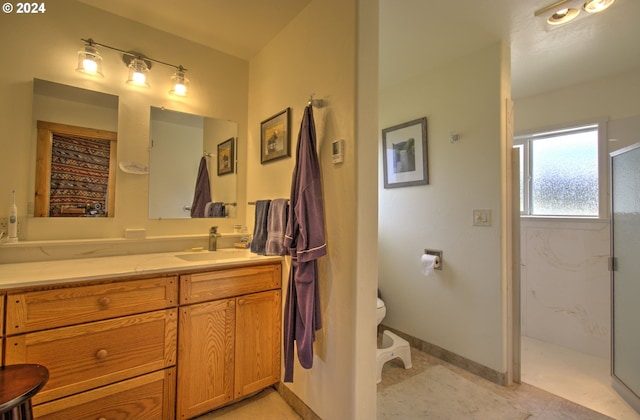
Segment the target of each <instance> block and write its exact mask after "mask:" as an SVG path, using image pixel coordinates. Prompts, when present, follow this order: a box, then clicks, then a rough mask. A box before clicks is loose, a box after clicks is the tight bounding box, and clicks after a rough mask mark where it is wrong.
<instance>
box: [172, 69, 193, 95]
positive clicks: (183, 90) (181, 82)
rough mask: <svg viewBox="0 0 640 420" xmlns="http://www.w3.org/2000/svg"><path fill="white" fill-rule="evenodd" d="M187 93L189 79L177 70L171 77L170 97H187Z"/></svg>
mask: <svg viewBox="0 0 640 420" xmlns="http://www.w3.org/2000/svg"><path fill="white" fill-rule="evenodd" d="M188 91H189V79H187V78H186V76H185V75H184V71H182V70H178V71H176V72H175V73H174V74H173V76H171V90H170V91H169V94H170V95H175V96H187V92H188Z"/></svg>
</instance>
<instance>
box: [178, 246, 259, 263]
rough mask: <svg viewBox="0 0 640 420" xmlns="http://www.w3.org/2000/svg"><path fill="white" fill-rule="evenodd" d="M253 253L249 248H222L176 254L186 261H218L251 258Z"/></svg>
mask: <svg viewBox="0 0 640 420" xmlns="http://www.w3.org/2000/svg"><path fill="white" fill-rule="evenodd" d="M252 256H253V254H251V251H250V250H248V249H220V250H218V251H201V252H189V253H184V254H179V255H176V258H180V259H181V260H184V261H218V260H230V259H236V258H251V257H252Z"/></svg>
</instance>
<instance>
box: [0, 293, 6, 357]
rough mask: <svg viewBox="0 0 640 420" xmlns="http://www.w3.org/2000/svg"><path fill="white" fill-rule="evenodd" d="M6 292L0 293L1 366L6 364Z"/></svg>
mask: <svg viewBox="0 0 640 420" xmlns="http://www.w3.org/2000/svg"><path fill="white" fill-rule="evenodd" d="M4 299H5V295H4V293H0V366H4V363H3V361H4V354H3V352H4Z"/></svg>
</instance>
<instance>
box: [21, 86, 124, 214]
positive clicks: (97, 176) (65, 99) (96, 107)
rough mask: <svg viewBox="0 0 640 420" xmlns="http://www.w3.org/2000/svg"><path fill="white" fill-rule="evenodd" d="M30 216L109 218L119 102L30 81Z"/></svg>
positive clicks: (113, 192)
mask: <svg viewBox="0 0 640 420" xmlns="http://www.w3.org/2000/svg"><path fill="white" fill-rule="evenodd" d="M32 115H33V121H32V124H33V127H32V128H33V130H32V131H33V133H35V142H36V168H35V169H36V173H35V185H34V186H33V187H32V188H34V191H33V195H32V196H33V197H34V216H35V217H114V209H115V176H116V156H117V154H116V144H117V143H116V140H117V130H118V97H117V96H113V95H108V94H104V93H99V92H93V91H90V90H86V89H81V88H76V87H72V86H67V85H62V84H59V83H54V82H49V81H46V80H40V79H34V82H33V113H32Z"/></svg>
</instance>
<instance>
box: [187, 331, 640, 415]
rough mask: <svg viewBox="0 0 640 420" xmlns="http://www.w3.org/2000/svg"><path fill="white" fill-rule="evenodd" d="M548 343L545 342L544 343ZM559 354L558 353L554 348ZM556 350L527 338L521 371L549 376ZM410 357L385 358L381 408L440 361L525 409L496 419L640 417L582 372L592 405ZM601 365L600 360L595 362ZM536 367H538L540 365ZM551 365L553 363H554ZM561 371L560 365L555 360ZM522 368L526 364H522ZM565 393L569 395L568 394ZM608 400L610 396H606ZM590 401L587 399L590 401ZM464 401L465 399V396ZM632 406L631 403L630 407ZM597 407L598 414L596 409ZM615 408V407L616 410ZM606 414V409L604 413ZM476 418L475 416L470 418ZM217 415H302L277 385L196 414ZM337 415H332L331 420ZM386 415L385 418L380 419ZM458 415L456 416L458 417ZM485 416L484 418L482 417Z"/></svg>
mask: <svg viewBox="0 0 640 420" xmlns="http://www.w3.org/2000/svg"><path fill="white" fill-rule="evenodd" d="M543 344H544V343H543ZM556 353H557V352H556ZM552 354H553V352H552V351H551V350H550V349H548V348H546V347H540V345H539V344H538V343H535V342H534V343H532V342H531V341H529V340H523V364H524V365H526V369H528V371H527V372H523V377H526V378H527V380H528V381H530V382H534V381H536V380H537V379H535V378H544V377H548V374H545V373H543V372H544V371H543V370H542V369H543V367H542V365H541V364H538V365H536V364H535V363H536V358H537V360H541V359H545V358H547V359H548V358H550V357H552V356H551V355H552ZM411 357H412V362H413V367H412V368H411V369H408V370H405V369H404V366H403V364H402V362H401V361H400V360H399V359H395V360H392V361H390V362H387V363H386V364H385V366H384V369H383V374H382V382H381V383H380V384H378V407H379V410H378V411H379V412H380V411H382V410H380V407H382V405H384V404H394V403H396V402H395V401H385V399H384V397H381V395H384V394H386V393H385V392H382V391H383V390H385V389H386V388H389V387H391V386H393V385H394V384H397V383H400V382H402V381H406V380H408V379H410V378H412V377H413V376H415V375H418V374H420V373H422V372H424V371H425V370H427V369H429V368H431V367H434V366H436V365H440V366H442V367H445V368H446V369H449V370H450V371H451V372H454V373H455V374H456V375H459V376H460V377H462V378H465V379H466V381H465V383H468V382H467V381H469V382H472V383H473V384H474V385H475V386H477V387H478V389H479V390H482V392H483V393H484V395H487V393H490V394H491V395H495V396H496V398H500V399H501V400H507V401H508V402H509V404H512V405H514V406H517V407H519V408H521V409H522V410H524V411H525V412H526V414H525V415H523V416H521V417H522V418H517V419H500V418H497V419H495V420H525V419H526V420H610V419H611V418H614V419H617V420H636V419H640V416H638V417H634V416H635V415H636V414H635V412H633V411H630V412H626V411H624V409H622V410H623V411H619V410H620V405H619V404H613V405H610V406H609V408H606V407H607V404H604V405H603V403H600V402H599V403H598V404H600V405H596V404H595V400H597V398H594V397H593V396H590V395H593V394H589V392H590V391H588V390H587V389H586V388H587V386H586V385H585V379H584V376H579V375H577V374H576V377H577V378H578V380H579V382H580V383H581V387H583V388H584V392H583V394H586V395H587V397H586V400H581V403H582V404H586V405H587V404H588V405H591V406H592V407H591V408H592V409H589V408H586V407H584V406H581V405H579V404H576V403H575V402H571V401H569V400H568V398H572V399H579V398H578V397H575V396H573V395H567V394H566V393H565V395H567V396H565V397H564V398H561V397H559V396H556V395H553V394H552V393H550V392H547V391H545V390H543V389H541V388H540V386H544V387H547V388H549V385H545V384H544V381H543V382H539V383H541V384H542V385H538V386H533V385H532V384H530V383H523V384H521V385H512V386H508V387H502V386H499V385H496V384H494V383H492V382H489V381H487V380H485V379H483V378H480V377H478V376H475V375H473V374H471V373H469V372H467V371H465V370H463V369H460V368H458V367H456V366H453V365H451V364H449V363H446V362H444V361H442V360H440V359H437V358H435V357H433V356H431V355H428V354H426V353H424V352H421V351H419V350H416V349H413V348H412V349H411ZM576 359H578V360H579V359H580V357H577V356H576V355H572V356H571V357H569V358H565V359H563V360H564V361H563V362H562V363H561V366H562V369H563V374H562V375H561V376H562V377H565V378H566V377H567V376H570V374H568V373H567V372H568V367H567V366H568V360H576ZM587 365H589V366H591V367H593V365H594V361H593V360H590V359H588V362H587ZM595 365H597V363H595ZM536 366H538V367H536ZM551 366H553V365H552V364H551ZM555 366H556V368H553V367H552V369H555V370H557V369H558V368H557V366H558V365H555ZM523 370H524V369H523ZM596 370H602V368H601V366H600V367H599V368H596ZM531 372H538V373H536V374H533V375H532V374H531ZM566 388H568V389H576V388H580V387H578V386H576V385H570V386H568V387H566ZM596 390H597V393H596V394H598V395H603V391H602V389H601V388H597V389H596ZM554 392H558V393H561V391H559V390H557V389H555V390H554ZM565 398H566V399H565ZM604 399H605V400H607V398H604ZM587 400H589V401H587ZM469 403H470V405H471V403H473V404H478V402H477V401H476V402H471V401H470V402H469ZM462 404H465V402H464V401H463V402H462ZM627 408H628V409H629V410H631V409H630V408H629V407H627ZM594 410H598V411H600V413H598V412H596V411H594ZM616 410H617V411H616ZM601 413H605V414H607V415H608V416H610V417H608V416H607V415H605V414H601ZM421 418H425V417H422V416H421V415H420V414H418V413H416V415H415V416H413V417H407V418H405V419H394V420H411V419H421ZM430 418H439V419H451V418H452V417H451V416H450V415H449V414H448V413H447V412H446V411H444V412H441V413H439V414H437V415H434V416H433V417H430ZM469 418H473V417H469ZM213 419H221V420H228V419H229V420H231V419H233V420H298V419H301V417H300V416H298V415H297V414H296V413H295V412H294V411H293V410H292V409H291V407H289V406H288V405H287V403H286V402H285V401H284V400H283V399H282V398H281V397H280V395H279V394H278V393H277V392H276V391H275V390H274V389H273V388H268V389H267V390H265V391H263V392H261V393H259V394H257V395H255V396H254V397H252V398H249V399H247V400H244V401H242V402H240V403H237V404H234V405H232V406H229V407H225V408H222V409H219V410H216V411H213V412H211V413H208V414H206V415H204V416H201V417H198V419H197V420H213ZM327 420H333V419H327ZM379 420H382V419H379ZM456 420H457V419H456ZM482 420H484V419H482Z"/></svg>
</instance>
